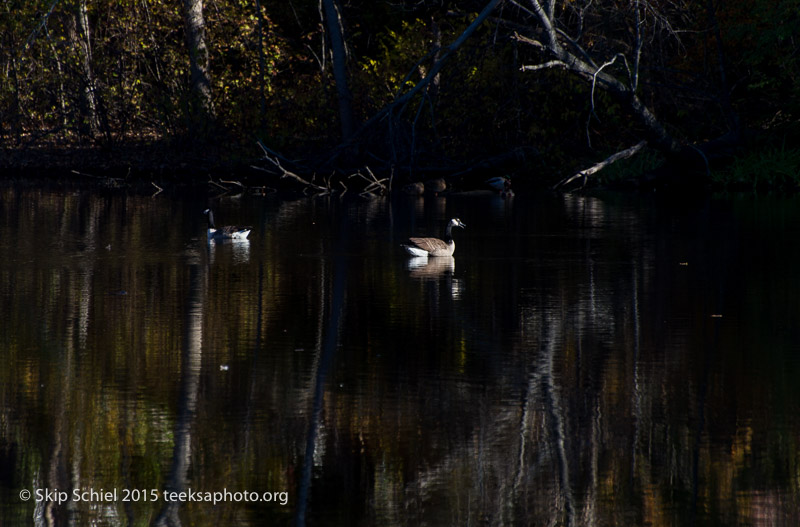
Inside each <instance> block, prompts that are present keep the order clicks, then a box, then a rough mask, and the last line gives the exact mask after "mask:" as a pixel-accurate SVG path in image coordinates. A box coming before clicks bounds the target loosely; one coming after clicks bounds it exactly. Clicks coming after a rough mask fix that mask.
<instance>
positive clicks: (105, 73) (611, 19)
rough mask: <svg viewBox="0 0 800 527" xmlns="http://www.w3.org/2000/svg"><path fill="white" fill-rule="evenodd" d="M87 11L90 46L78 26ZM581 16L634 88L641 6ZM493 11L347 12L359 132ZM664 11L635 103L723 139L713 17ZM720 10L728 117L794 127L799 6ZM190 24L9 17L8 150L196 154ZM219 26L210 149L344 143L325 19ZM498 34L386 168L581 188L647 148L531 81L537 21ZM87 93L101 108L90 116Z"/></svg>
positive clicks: (601, 107) (392, 130)
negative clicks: (558, 179)
mask: <svg viewBox="0 0 800 527" xmlns="http://www.w3.org/2000/svg"><path fill="white" fill-rule="evenodd" d="M82 4H83V5H85V7H86V9H87V12H88V25H89V29H90V31H89V35H88V36H86V37H87V38H84V36H83V35H81V34H80V31H79V30H78V26H79V24H77V23H76V12H77V10H78V7H79V6H81V5H82ZM573 4H574V3H571V2H567V3H561V4H559V16H560V17H561V18H560V19H559V22H560V23H561V24H562V26H563V29H564V30H565V31H566V32H567V33H568V34H575V35H577V34H579V33H580V34H581V37H580V42H579V43H580V45H582V46H583V47H584V49H586V50H587V52H589V53H591V54H592V55H593V56H594V57H595V59H596V62H597V64H602V63H603V62H605V61H609V64H608V65H607V67H606V68H605V69H604V71H605V72H608V73H611V74H613V75H615V76H617V77H618V78H620V79H623V80H627V68H626V67H625V66H624V61H622V60H616V61H615V62H614V63H613V64H612V63H611V59H612V58H616V57H617V55H618V54H624V55H626V56H627V57H628V62H627V64H628V66H629V67H630V65H631V61H630V57H631V56H632V55H631V53H632V48H631V42H632V29H631V28H632V27H633V26H632V21H634V20H635V19H634V18H632V17H633V14H632V13H633V12H632V11H631V7H630V3H626V2H622V3H620V2H614V1H611V0H597V1H596V2H593V3H592V4H591V9H587V10H586V11H585V15H586V18H585V19H584V26H583V31H582V32H581V31H579V30H578V29H579V28H578V27H577V25H575V24H578V19H577V18H575V17H573V16H571V15H570V13H573V12H574V5H573ZM484 6H485V3H484V2H478V1H475V0H460V1H457V2H446V3H444V4H442V3H435V2H389V1H382V0H381V1H377V2H364V1H360V2H348V3H344V4H343V5H342V24H343V28H344V32H345V36H346V39H347V46H348V54H349V60H350V63H349V74H350V79H349V82H350V83H351V85H350V90H351V92H352V93H353V99H354V100H353V106H354V109H355V112H356V121H357V122H364V121H366V120H368V119H369V118H370V117H372V116H373V115H375V112H376V111H378V110H380V109H381V108H383V107H384V106H385V105H386V104H388V103H389V102H390V101H392V100H393V98H394V97H396V96H397V94H398V93H403V92H405V91H407V90H408V89H410V88H412V87H413V86H415V85H416V84H417V83H419V82H420V81H422V80H423V79H425V77H426V75H427V74H428V72H429V71H430V70H431V68H432V66H433V64H434V63H435V62H436V60H437V57H438V56H440V53H441V51H442V50H441V49H438V48H445V47H446V46H448V45H449V44H451V43H453V42H454V41H455V40H456V39H457V38H458V37H459V35H461V33H462V32H463V31H464V29H465V28H466V27H468V26H469V24H470V23H471V22H472V21H473V20H474V19H475V17H476V16H477V12H478V11H479V10H480V9H482V8H483V7H484ZM652 6H653V9H654V10H655V11H654V12H653V14H655V13H656V12H657V14H658V15H659V16H658V17H652V18H647V20H646V24H647V30H648V32H647V34H646V37H647V38H646V42H645V46H644V48H643V49H642V56H641V58H642V67H641V68H640V74H641V77H640V82H639V87H638V92H637V94H638V95H639V97H640V98H641V100H642V101H644V103H645V104H646V105H647V107H648V108H650V109H652V110H653V113H654V114H655V115H656V116H657V117H658V118H659V119H660V120H661V121H663V123H664V124H665V125H666V126H667V128H668V129H669V130H670V132H671V133H674V134H675V135H676V136H678V137H684V138H687V139H688V140H692V139H700V140H702V139H705V138H711V137H715V136H718V135H720V133H721V132H723V131H725V130H726V126H728V125H729V123H728V122H726V119H725V115H724V114H725V112H724V111H723V110H724V109H723V108H722V106H723V104H722V102H721V98H720V96H719V94H720V93H721V92H720V90H721V89H722V87H721V80H720V69H719V64H718V57H717V54H716V52H717V49H716V40H715V37H714V32H713V31H709V29H708V28H709V26H710V22H709V17H708V13H707V4H706V3H705V2H701V3H694V4H692V3H689V4H686V5H682V6H681V5H678V4H675V3H671V2H666V3H657V5H656V4H652ZM51 7H53V10H52V12H51V11H50V9H51ZM715 8H716V9H717V11H716V19H717V21H718V22H719V27H720V34H721V36H722V41H723V52H724V53H723V55H724V58H725V63H726V64H725V65H726V72H727V79H728V80H727V84H728V85H729V87H731V88H732V89H731V90H729V91H730V98H731V103H732V105H733V106H734V108H735V109H737V110H738V111H739V112H740V114H741V115H742V117H743V119H742V120H743V124H744V125H745V126H748V127H752V128H755V127H760V128H772V127H774V126H775V125H776V124H777V123H780V124H784V123H786V122H794V121H797V119H798V112H800V108H799V107H798V104H800V99H798V97H797V93H800V80H799V79H800V50H799V49H798V45H800V44H799V43H798V40H797V38H796V36H795V33H796V32H795V28H796V27H797V25H798V23H800V20H799V19H798V17H800V14H798V10H797V9H796V2H794V1H789V0H777V1H774V0H748V1H747V2H723V3H718V2H717V3H715ZM181 9H182V7H181V3H180V2H165V1H163V0H152V1H148V2H141V1H138V0H95V1H92V2H86V1H85V0H69V1H63V2H57V3H55V4H54V3H53V2H52V1H51V0H34V1H30V2H20V1H8V2H3V3H1V4H0V47H2V49H3V51H4V52H3V54H0V71H2V80H0V115H2V121H0V144H2V146H8V145H14V144H23V145H25V144H37V143H39V142H41V141H42V140H44V139H48V140H51V141H57V142H61V143H65V144H68V145H74V144H76V143H83V144H101V145H103V146H113V145H115V144H123V143H126V142H132V141H139V140H176V139H186V138H187V137H192V135H191V134H187V131H188V130H189V129H190V128H191V127H192V121H191V120H190V115H191V112H190V111H189V108H190V106H191V102H192V100H191V93H190V90H189V84H190V79H189V75H190V73H189V67H188V51H187V49H186V43H185V42H186V39H185V36H184V27H183V23H184V22H183V17H182V12H181ZM573 14H574V13H573ZM204 15H205V22H206V35H207V44H208V50H209V57H210V61H209V63H210V77H211V80H212V95H213V98H214V109H215V113H216V119H217V122H216V123H215V125H216V128H215V129H214V131H215V132H216V131H222V132H223V133H221V134H215V135H214V136H213V137H214V138H215V141H216V140H217V139H219V141H218V142H219V143H220V146H223V145H222V144H221V143H223V142H224V143H226V145H225V146H228V145H229V144H233V145H236V146H239V145H246V146H245V147H250V148H252V145H253V139H254V137H258V138H260V139H262V140H264V141H265V142H266V143H267V144H268V145H270V146H272V147H274V148H276V149H280V150H284V151H287V152H286V153H287V154H291V155H293V156H294V155H297V154H302V155H306V153H307V152H308V150H310V149H316V148H326V147H330V146H332V145H334V144H335V143H336V142H338V140H339V137H338V132H337V130H338V128H339V127H338V113H337V112H338V105H337V97H336V89H335V83H334V80H333V78H332V75H331V58H330V49H329V48H328V46H327V44H326V40H325V33H324V24H323V23H322V20H320V13H319V10H318V3H317V2H311V1H310V0H303V1H295V2H289V3H281V2H277V3H276V2H272V3H270V2H263V1H262V2H260V10H259V9H258V8H257V4H256V2H255V1H252V0H217V1H215V2H213V3H206V5H205V10H204ZM497 16H498V18H493V19H490V20H489V21H488V22H486V23H484V24H483V26H481V27H480V28H479V29H478V30H477V31H476V32H475V33H474V34H473V35H472V36H471V37H470V38H469V39H468V40H467V41H466V42H465V43H464V44H463V45H462V46H461V47H460V48H459V49H458V50H457V51H456V52H455V53H453V54H452V55H451V56H450V57H449V59H448V61H447V63H446V65H445V67H444V68H443V69H442V70H441V71H440V73H439V75H438V78H437V80H436V82H434V83H431V84H430V86H428V87H427V88H426V90H423V92H422V93H421V94H420V95H419V96H418V97H417V98H416V99H415V100H413V101H411V102H409V104H407V105H406V106H405V107H404V108H403V110H402V112H400V111H398V112H395V113H394V114H392V116H391V119H385V120H383V121H381V123H380V124H379V126H376V127H375V129H374V130H371V131H370V134H367V137H366V138H365V139H364V140H365V141H366V142H369V147H370V148H376V150H375V153H377V154H380V155H383V156H384V157H387V158H388V157H389V156H390V155H391V156H393V157H394V159H395V160H398V159H414V158H415V156H419V155H421V153H427V152H435V153H436V154H437V155H447V156H450V157H452V158H461V157H464V156H465V155H468V156H470V157H478V156H491V155H494V154H498V153H504V152H508V151H509V150H511V149H515V148H524V149H526V151H535V152H539V153H540V154H541V155H540V157H541V159H539V160H537V161H536V162H537V163H538V164H539V166H557V167H560V168H559V170H564V171H570V170H572V169H573V168H579V167H580V166H585V163H584V162H583V161H582V160H581V157H586V158H591V159H594V158H596V155H595V153H596V152H598V151H612V150H615V149H618V148H619V146H620V145H625V144H632V143H633V142H635V140H638V138H639V137H640V136H641V134H640V132H641V130H640V129H639V128H637V124H636V123H634V122H632V120H631V118H630V114H629V113H628V112H626V111H624V108H625V105H624V104H621V103H620V102H619V101H618V100H613V99H612V98H611V97H609V96H607V95H606V94H605V93H603V91H602V90H597V91H596V92H595V93H594V96H593V98H592V96H591V95H590V86H589V84H588V83H587V81H586V80H585V79H581V78H578V77H576V76H575V75H573V74H569V73H567V72H565V71H563V70H560V69H542V70H538V71H535V72H522V71H520V67H521V66H522V65H527V64H537V63H542V62H544V61H547V60H550V59H552V57H551V56H549V55H547V54H546V53H542V52H541V50H539V49H537V48H536V47H535V46H530V45H528V44H523V43H520V42H519V41H517V40H514V39H513V38H511V37H512V35H513V33H514V32H520V33H521V34H522V33H524V34H526V35H528V36H531V35H535V34H536V28H535V27H534V26H533V25H531V22H530V19H525V17H524V16H523V15H522V14H521V13H520V12H513V13H512V11H511V10H507V9H504V10H503V12H502V14H498V15H497ZM526 24H527V25H526ZM84 48H86V49H84ZM89 92H91V93H92V94H93V95H94V96H95V97H96V107H95V108H90V107H89V105H87V93H89ZM592 101H593V102H594V109H593V110H592ZM590 112H591V115H590ZM92 113H94V114H95V115H92ZM186 143H187V142H186V141H184V143H183V144H186ZM377 147H382V148H383V149H384V150H383V151H382V152H378V151H377ZM589 147H591V148H589ZM787 151H788V150H787ZM465 153H466V154H465ZM641 157H642V156H637V159H641ZM771 157H777V156H776V155H774V154H773V155H771ZM626 164H627V163H624V164H622V165H620V167H617V168H615V169H612V171H613V170H622V168H621V167H623V166H625V165H626ZM778 164H780V163H778ZM630 170H632V171H635V170H638V168H637V167H635V166H633V167H631V168H630ZM604 177H606V176H604ZM613 177H615V176H613Z"/></svg>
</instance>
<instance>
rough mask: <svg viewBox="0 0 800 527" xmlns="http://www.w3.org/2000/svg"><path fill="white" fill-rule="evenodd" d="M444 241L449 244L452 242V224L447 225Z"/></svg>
mask: <svg viewBox="0 0 800 527" xmlns="http://www.w3.org/2000/svg"><path fill="white" fill-rule="evenodd" d="M444 241H445V242H447V243H450V242H452V241H453V224H452V223H448V224H447V229H445V231H444Z"/></svg>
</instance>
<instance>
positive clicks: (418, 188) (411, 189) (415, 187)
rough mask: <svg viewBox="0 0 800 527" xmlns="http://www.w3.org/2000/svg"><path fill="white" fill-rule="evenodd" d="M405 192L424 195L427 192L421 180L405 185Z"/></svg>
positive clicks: (412, 194)
mask: <svg viewBox="0 0 800 527" xmlns="http://www.w3.org/2000/svg"><path fill="white" fill-rule="evenodd" d="M403 192H405V193H406V194H409V195H411V196H422V195H423V194H425V185H424V184H423V183H420V182H416V183H409V184H408V185H405V186H404V187H403Z"/></svg>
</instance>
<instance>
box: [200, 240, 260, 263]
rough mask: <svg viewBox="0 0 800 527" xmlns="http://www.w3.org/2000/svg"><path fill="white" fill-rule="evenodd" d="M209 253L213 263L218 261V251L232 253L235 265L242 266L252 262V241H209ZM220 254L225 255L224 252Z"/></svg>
mask: <svg viewBox="0 0 800 527" xmlns="http://www.w3.org/2000/svg"><path fill="white" fill-rule="evenodd" d="M208 251H209V255H210V257H211V263H214V260H215V259H216V255H217V251H230V253H231V255H232V257H233V263H235V264H241V263H247V262H249V261H250V240H248V239H230V238H228V239H224V240H222V239H220V240H217V239H215V240H213V241H211V240H209V243H208ZM220 254H225V253H224V252H222V253H220Z"/></svg>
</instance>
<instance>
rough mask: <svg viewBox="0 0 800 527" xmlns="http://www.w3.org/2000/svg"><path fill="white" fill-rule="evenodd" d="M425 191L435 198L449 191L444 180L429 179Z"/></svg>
mask: <svg viewBox="0 0 800 527" xmlns="http://www.w3.org/2000/svg"><path fill="white" fill-rule="evenodd" d="M425 190H426V191H428V192H431V193H432V194H433V195H434V196H438V195H439V194H441V193H442V192H444V191H446V190H447V181H445V180H444V178H441V177H440V178H436V179H429V180H428V181H426V182H425Z"/></svg>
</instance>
